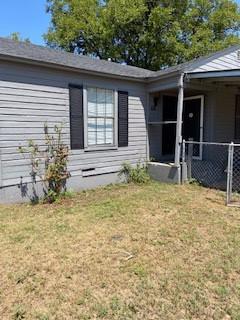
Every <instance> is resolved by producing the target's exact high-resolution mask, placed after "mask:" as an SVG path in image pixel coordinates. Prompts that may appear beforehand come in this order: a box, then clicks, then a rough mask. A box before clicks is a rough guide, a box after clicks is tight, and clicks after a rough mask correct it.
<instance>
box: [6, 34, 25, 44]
mask: <svg viewBox="0 0 240 320" xmlns="http://www.w3.org/2000/svg"><path fill="white" fill-rule="evenodd" d="M8 38H9V39H12V40H14V41H24V42H27V43H30V40H29V38H25V39H23V38H22V37H21V35H20V33H19V32H12V33H11V34H10V35H9V36H8Z"/></svg>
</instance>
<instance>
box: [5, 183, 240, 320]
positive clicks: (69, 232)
mask: <svg viewBox="0 0 240 320" xmlns="http://www.w3.org/2000/svg"><path fill="white" fill-rule="evenodd" d="M0 318H1V319H3V320H5V319H18V320H19V319H38V320H47V319H59V320H63V319H109V320H110V319H111V320H112V319H122V320H125V319H156V320H159V319H164V320H165V319H179V320H180V319H184V320H185V319H196V320H197V319H206V320H207V319H209V320H210V319H216V320H218V319H224V320H229V319H240V209H237V208H227V207H225V206H224V194H223V193H222V192H217V191H213V190H208V189H204V188H201V187H199V186H194V185H186V186H174V185H164V184H158V183H154V182H152V183H150V184H149V185H145V186H135V185H120V186H111V187H106V188H100V189H96V190H95V191H87V192H82V193H80V194H77V195H74V196H73V197H72V198H67V199H62V200H61V201H59V202H58V203H55V204H53V205H37V206H31V205H16V206H10V205H9V206H0Z"/></svg>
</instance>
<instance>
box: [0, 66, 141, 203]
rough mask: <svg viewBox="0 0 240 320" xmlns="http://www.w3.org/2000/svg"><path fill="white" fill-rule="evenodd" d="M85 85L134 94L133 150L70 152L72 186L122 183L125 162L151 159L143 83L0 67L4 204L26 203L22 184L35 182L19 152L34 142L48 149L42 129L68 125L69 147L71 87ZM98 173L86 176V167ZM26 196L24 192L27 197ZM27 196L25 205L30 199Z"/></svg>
mask: <svg viewBox="0 0 240 320" xmlns="http://www.w3.org/2000/svg"><path fill="white" fill-rule="evenodd" d="M69 83H72V84H79V85H81V84H84V85H92V86H97V87H104V88H112V89H116V90H126V91H128V92H129V145H128V147H122V148H118V149H117V150H105V151H94V152H93V151H91V152H86V151H84V150H73V151H71V152H70V158H69V170H70V172H71V178H70V180H69V186H70V187H72V188H74V189H75V190H78V189H82V188H86V187H95V186H96V185H99V184H105V183H111V182H116V181H117V179H118V178H117V172H118V171H119V168H120V167H121V164H122V163H123V162H124V161H129V162H131V163H132V164H135V163H136V162H137V161H138V160H139V159H141V160H146V159H147V132H146V109H147V96H146V90H145V86H144V84H141V83H137V82H136V83H135V82H131V81H123V80H113V79H108V78H105V77H95V76H90V75H85V74H81V73H74V72H67V71H59V70H54V69H49V68H44V67H34V66H31V65H27V64H26V65H24V64H18V63H13V62H12V63H10V62H8V63H7V62H0V202H5V201H8V202H10V201H19V200H24V199H23V190H22V188H21V187H20V183H21V185H24V186H25V189H26V188H27V194H28V193H30V192H31V188H30V187H29V188H28V185H25V184H27V183H29V182H30V181H31V179H30V176H29V172H30V161H29V159H28V158H27V157H24V156H23V155H22V154H20V153H19V150H18V147H19V146H22V147H24V146H27V144H28V141H29V139H33V140H34V141H35V142H36V143H38V144H39V145H43V142H44V141H43V138H44V137H43V125H44V122H47V123H48V126H49V128H50V131H52V130H53V127H54V125H55V124H59V123H64V134H63V139H64V142H65V143H66V144H68V145H70V130H69V90H68V85H69ZM89 167H91V168H95V170H93V171H88V172H84V173H83V172H82V170H83V169H86V168H89ZM24 193H25V192H24ZM27 199H28V198H27V196H26V200H27Z"/></svg>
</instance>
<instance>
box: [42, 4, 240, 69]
mask: <svg viewBox="0 0 240 320" xmlns="http://www.w3.org/2000/svg"><path fill="white" fill-rule="evenodd" d="M47 2H48V7H47V10H48V12H49V13H50V14H51V17H52V21H51V26H50V28H49V30H48V33H47V34H46V35H45V39H46V41H47V44H48V45H49V46H52V47H58V48H62V49H65V50H67V51H70V52H78V53H80V54H85V55H92V56H97V57H99V58H101V59H108V58H111V59H112V61H116V62H126V63H127V64H129V65H134V66H139V67H144V68H149V69H152V70H158V69H160V68H162V67H166V66H170V65H174V64H177V63H181V62H184V61H186V60H189V59H193V58H196V57H199V56H201V55H205V54H207V53H210V52H213V51H216V50H220V49H222V48H225V47H227V46H229V45H232V44H236V43H240V39H239V34H238V32H239V27H240V11H239V7H238V5H237V3H236V2H235V1H233V0H181V1H179V0H131V1H129V0H106V1H101V0H87V1H86V0H47Z"/></svg>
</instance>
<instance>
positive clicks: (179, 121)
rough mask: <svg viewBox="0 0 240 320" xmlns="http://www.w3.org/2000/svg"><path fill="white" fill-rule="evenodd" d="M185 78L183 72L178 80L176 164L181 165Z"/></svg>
mask: <svg viewBox="0 0 240 320" xmlns="http://www.w3.org/2000/svg"><path fill="white" fill-rule="evenodd" d="M183 79H184V73H182V74H181V76H180V78H179V82H178V103H177V124H176V142H175V159H174V164H175V165H176V166H179V165H180V152H181V143H182V114H183V96H184V88H183Z"/></svg>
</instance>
